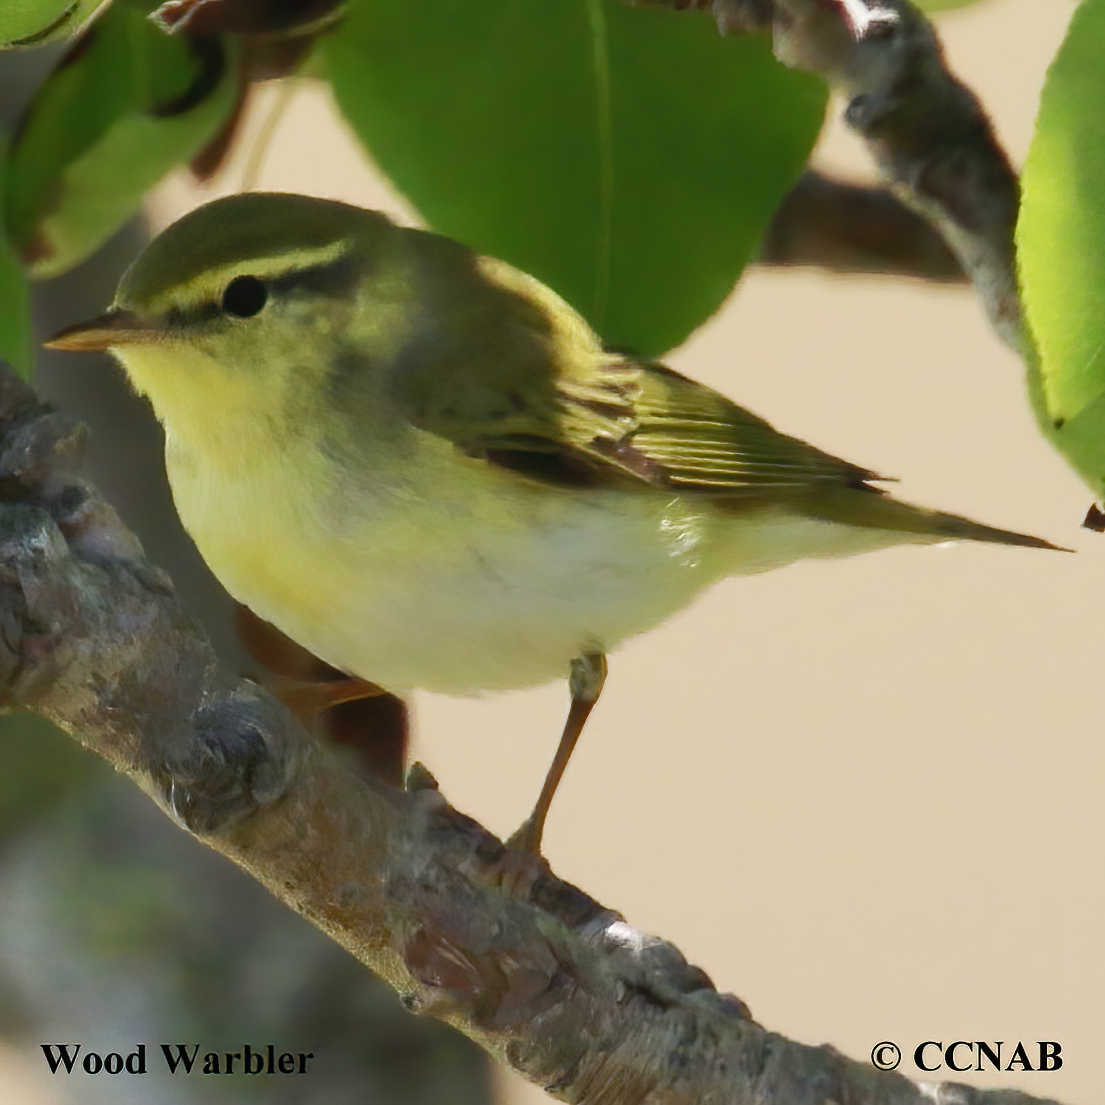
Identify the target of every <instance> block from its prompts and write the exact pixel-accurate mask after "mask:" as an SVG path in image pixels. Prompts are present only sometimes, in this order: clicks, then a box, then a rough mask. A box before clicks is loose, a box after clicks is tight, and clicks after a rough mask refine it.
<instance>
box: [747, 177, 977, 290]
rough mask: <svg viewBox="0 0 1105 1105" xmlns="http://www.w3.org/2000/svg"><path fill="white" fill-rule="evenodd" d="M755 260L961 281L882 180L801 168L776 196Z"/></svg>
mask: <svg viewBox="0 0 1105 1105" xmlns="http://www.w3.org/2000/svg"><path fill="white" fill-rule="evenodd" d="M757 261H758V263H759V264H761V265H816V266H818V267H820V268H824V269H830V270H832V271H833V272H842V273H878V274H880V275H884V276H913V277H917V278H919V279H922V280H937V281H941V282H942V283H964V282H965V281H966V280H967V276H966V274H965V273H964V272H963V269H962V267H961V266H960V264H959V262H958V261H957V260H956V258H955V254H954V253H952V251H951V250H950V249H949V248H948V247H947V245H946V244H945V243H944V239H943V238H941V237H940V235H939V234H938V233H937V232H936V231H935V230H933V228H932V227H931V226H930V225H929V224H928V222H926V220H925V219H923V218H922V217H921V216H920V215H918V214H917V213H916V212H915V211H913V210H912V209H911V208H909V207H906V206H905V205H904V204H903V203H901V201H899V200H898V199H896V198H895V197H894V196H892V195H891V194H890V193H889V192H888V191H887V190H886V189H885V188H873V187H870V186H867V185H862V184H848V183H846V182H844V181H840V180H833V179H831V178H830V177H827V176H824V175H823V174H821V173H817V172H812V171H811V172H806V173H803V174H802V176H801V177H799V179H798V183H797V184H795V186H794V187H793V188H792V189H791V190H790V192H789V193H788V194H787V196H786V198H785V199H784V200H783V202H782V203H781V204H780V206H779V209H778V211H776V213H775V218H774V219H773V220H772V223H771V226H770V227H769V228H768V231H767V234H766V235H764V241H763V245H762V247H761V249H760V256H759V257H758V258H757Z"/></svg>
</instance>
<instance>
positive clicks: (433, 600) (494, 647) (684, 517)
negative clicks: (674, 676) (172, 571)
mask: <svg viewBox="0 0 1105 1105" xmlns="http://www.w3.org/2000/svg"><path fill="white" fill-rule="evenodd" d="M454 457H455V454H454V455H453V457H450V458H448V460H449V461H452V463H448V462H447V463H445V464H444V465H443V466H442V467H441V469H440V471H438V472H437V473H433V472H427V473H424V476H425V478H424V479H422V480H421V481H420V484H419V486H411V485H410V484H409V483H408V484H406V485H405V486H404V487H403V488H402V489H401V490H399V491H395V490H394V489H393V490H390V491H388V492H387V493H382V494H379V495H376V496H375V497H373V498H372V499H371V501H368V500H365V499H363V498H362V499H360V502H359V507H358V509H357V510H356V511H354V510H352V509H344V508H339V509H334V507H333V504H331V507H330V508H329V509H328V508H326V507H320V505H319V501H318V500H319V496H317V495H311V494H305V495H304V496H303V497H302V499H301V500H299V501H297V500H295V499H294V498H291V497H289V495H288V489H289V488H293V487H295V486H297V485H305V486H309V483H308V481H305V480H304V479H302V474H301V473H300V478H299V479H297V480H296V481H295V482H291V481H290V480H289V479H288V478H286V475H287V474H285V477H280V476H279V475H278V474H275V473H268V474H267V475H268V477H269V478H266V477H265V475H264V474H261V475H259V474H258V473H253V475H252V476H251V477H250V478H248V479H247V478H239V479H234V480H231V479H226V478H220V479H218V481H217V482H216V483H213V482H211V481H209V480H204V479H199V478H197V474H196V472H195V470H194V469H192V468H190V467H189V466H188V465H187V464H186V463H181V460H180V458H179V457H178V458H176V460H177V463H175V464H174V457H173V454H172V453H171V452H170V454H169V460H170V478H171V479H172V482H173V489H174V494H175V496H176V499H177V506H178V509H179V510H180V513H181V517H182V519H183V520H184V524H185V526H186V527H187V528H188V530H189V532H190V533H191V534H192V536H193V537H194V539H195V541H196V544H197V545H198V547H199V549H200V552H201V553H202V554H203V555H204V557H205V559H206V560H207V561H208V564H209V565H210V566H211V568H212V570H213V571H214V573H215V574H216V575H217V576H218V577H219V579H220V580H221V582H222V583H223V584H224V586H226V588H227V589H228V590H229V591H230V593H231V594H232V595H234V596H235V597H236V598H237V599H238V600H239V601H241V602H243V603H245V604H246V605H247V606H249V607H250V608H251V609H253V610H254V611H255V612H256V613H257V614H259V615H260V616H261V617H263V618H265V619H266V620H268V621H271V622H272V623H273V624H274V625H276V626H277V627H278V628H280V629H281V630H282V631H283V632H284V633H286V634H287V635H288V636H290V637H292V638H293V639H294V640H296V641H298V642H300V643H301V644H303V645H304V646H305V647H306V648H308V649H310V650H311V651H312V652H314V653H315V654H316V655H318V656H319V657H321V658H322V659H324V660H326V661H327V662H328V663H330V664H333V665H334V666H336V667H339V668H342V669H344V670H346V671H349V672H352V673H354V674H356V675H359V676H361V677H363V678H365V679H368V680H371V681H373V682H376V683H379V684H380V685H381V686H384V687H385V688H387V689H389V690H394V691H403V690H406V689H409V688H415V687H417V688H421V689H424V690H429V691H434V692H438V693H444V694H474V693H478V692H480V691H490V690H505V689H509V688H515V687H526V686H533V685H536V684H540V683H545V682H548V681H550V680H553V679H561V678H565V677H566V676H567V673H568V666H569V664H570V662H571V660H572V658H573V657H575V656H578V655H579V654H580V653H581V652H584V651H603V652H605V651H608V650H610V649H612V648H614V647H615V646H616V645H618V644H619V643H620V642H621V641H623V640H625V639H626V638H628V637H631V636H633V635H635V634H637V633H640V632H643V631H644V630H646V629H649V628H651V627H652V626H654V625H656V624H657V623H658V622H660V621H662V620H664V619H665V618H667V617H668V616H670V615H671V614H673V613H675V612H676V611H677V610H679V609H681V608H682V607H683V606H685V605H686V604H687V603H688V602H689V601H690V600H691V599H692V598H693V597H694V596H695V595H696V594H697V593H698V592H699V591H700V590H701V589H702V588H704V587H706V586H707V585H709V584H710V583H713V582H715V581H716V580H717V579H720V578H722V577H724V576H726V575H730V574H738V573H751V572H758V571H763V570H766V569H768V568H773V567H777V566H779V565H781V564H786V563H789V562H791V561H793V560H796V559H799V558H801V557H805V556H842V555H848V554H850V553H853V552H860V551H864V550H866V549H870V548H876V547H879V546H881V545H888V544H895V543H898V542H901V541H903V540H906V541H908V540H911V539H914V540H916V538H911V536H910V535H907V534H900V533H897V534H888V533H883V532H881V531H870V530H867V531H864V530H859V529H857V528H855V527H853V526H846V525H836V524H832V523H824V522H816V521H812V520H809V519H804V518H795V517H793V516H791V515H786V514H782V513H780V512H773V513H766V514H762V515H761V516H760V517H758V518H757V519H750V518H748V519H742V520H741V521H737V520H735V518H734V517H732V516H729V515H725V514H721V513H720V512H718V511H717V510H716V508H709V507H706V508H703V505H702V504H701V503H696V501H695V500H693V499H690V498H688V497H686V496H675V495H671V496H668V495H666V494H664V493H661V492H657V491H656V490H655V489H650V490H648V491H646V492H644V493H637V492H629V491H622V490H610V491H595V490H578V491H577V490H560V489H542V488H536V489H535V488H534V486H533V485H532V484H529V483H526V482H524V481H521V480H519V479H518V478H517V477H515V476H513V475H512V474H511V473H501V474H499V473H497V474H496V476H495V480H496V481H498V482H497V484H496V483H495V482H492V483H490V484H488V483H485V482H484V481H483V480H482V479H481V480H480V481H477V483H476V484H475V485H472V484H471V483H468V482H465V481H463V480H462V481H460V482H459V483H458V481H457V479H456V475H457V474H456V472H455V460H454V459H453V458H454ZM703 509H705V511H706V512H705V513H703Z"/></svg>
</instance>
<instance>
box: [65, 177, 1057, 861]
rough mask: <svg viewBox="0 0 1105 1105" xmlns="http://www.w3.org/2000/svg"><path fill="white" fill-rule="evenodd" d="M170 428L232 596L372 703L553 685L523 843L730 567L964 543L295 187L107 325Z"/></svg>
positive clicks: (93, 341) (492, 264)
mask: <svg viewBox="0 0 1105 1105" xmlns="http://www.w3.org/2000/svg"><path fill="white" fill-rule="evenodd" d="M49 344H50V345H51V346H53V347H54V348H59V349H75V350H87V349H109V350H111V351H112V353H114V354H115V355H116V356H117V357H118V359H119V360H120V361H121V362H122V364H123V366H124V368H125V369H126V371H127V373H128V375H129V376H130V379H131V380H132V382H133V384H134V386H135V387H136V388H137V389H138V390H139V391H140V392H143V393H144V394H146V395H148V396H149V398H150V401H151V402H152V403H153V406H154V409H155V410H156V412H157V415H158V417H159V418H160V419H161V421H162V422H163V424H164V426H165V456H166V464H167V467H168V473H169V479H170V481H171V483H172V488H173V495H174V497H175V500H176V505H177V509H178V510H179V512H180V516H181V518H182V519H183V521H184V525H185V526H186V527H187V529H188V531H189V533H190V534H191V535H192V537H193V538H194V539H195V542H196V544H197V545H198V546H199V549H200V552H201V553H202V554H203V556H204V557H205V559H206V560H207V563H208V564H209V565H210V566H211V569H212V570H213V571H214V573H215V574H216V575H217V576H218V577H219V579H220V580H221V581H222V583H223V584H224V585H225V586H226V588H227V590H229V591H230V593H231V594H232V595H234V596H235V597H236V598H237V599H239V600H240V601H241V602H243V603H245V604H246V605H247V606H249V607H251V608H252V609H253V610H254V611H255V612H256V613H257V614H259V615H260V616H261V617H263V618H265V619H267V620H269V621H271V622H272V623H273V624H275V625H276V626H277V627H278V628H280V629H281V630H283V631H284V633H286V634H288V635H289V636H290V637H292V638H294V639H295V640H296V641H298V642H300V643H301V644H303V645H304V646H306V647H307V648H309V649H310V650H311V651H312V652H314V653H316V654H317V655H318V656H319V657H321V658H322V659H324V660H326V661H328V662H329V663H330V664H333V665H334V666H335V667H338V668H341V669H343V670H345V671H347V672H349V673H351V674H353V675H356V676H360V677H362V678H363V679H365V680H371V681H372V682H374V683H376V684H378V685H380V686H382V687H384V688H386V689H388V690H391V691H395V692H400V693H401V692H403V691H406V690H408V689H411V688H423V689H425V690H429V691H437V692H441V693H445V694H462V695H464V694H473V693H476V692H480V691H493V690H500V689H506V688H512V687H528V686H531V685H534V684H538V683H544V682H547V681H549V680H551V679H555V678H558V677H561V678H562V677H564V676H568V678H569V684H570V689H571V693H572V708H571V710H570V713H569V717H568V722H567V724H566V726H565V730H564V734H563V736H562V737H561V744H560V748H559V750H558V752H557V757H556V760H555V761H554V763H553V766H552V768H551V769H550V772H549V777H548V779H547V780H546V783H545V787H544V789H543V791H542V794H541V797H540V799H539V800H538V803H537V806H536V807H535V809H534V812H533V814H532V815H531V817H530V819H529V820H528V821H527V822H526V824H525V825H524V826H523V827H522V829H521V830H519V832H518V833H517V834H516V835H515V838H514V840H515V843H517V844H520V845H522V846H525V847H529V848H531V849H532V850H534V851H538V850H539V848H540V840H541V832H542V828H543V824H544V819H545V814H546V813H547V810H548V806H549V802H550V801H551V799H552V795H553V792H554V790H555V788H556V784H557V783H558V781H559V779H560V775H561V774H562V772H563V770H564V767H565V765H566V763H567V760H568V757H569V756H570V754H571V750H572V747H573V746H574V744H575V741H576V738H577V737H578V736H579V732H580V730H581V729H582V727H583V724H584V721H585V720H586V717H587V714H588V712H589V711H590V709H591V706H592V705H593V704H594V702H595V700H596V699H597V698H598V695H599V692H600V690H601V688H602V683H603V679H604V677H605V672H606V661H605V654H606V653H607V651H608V650H610V649H611V648H613V647H614V646H616V645H617V644H618V643H619V642H621V641H624V640H625V639H626V638H627V637H632V636H633V635H634V634H637V633H640V632H642V631H643V630H646V629H649V628H650V627H652V626H654V625H656V624H657V623H658V622H660V621H662V620H663V619H664V618H666V617H668V616H669V615H671V614H673V613H674V612H675V611H677V610H679V609H680V608H681V607H683V606H684V605H686V604H687V603H688V602H689V601H690V600H691V599H692V598H693V597H694V596H695V595H696V594H698V592H699V591H701V590H702V589H703V588H704V587H706V586H708V585H709V584H711V583H714V582H716V581H717V580H720V579H723V578H724V577H726V576H730V575H744V574H749V573H753V572H762V571H766V570H768V569H769V568H777V567H780V566H782V565H784V564H789V563H791V562H792V561H795V560H799V559H801V558H804V557H836V556H850V555H852V554H853V553H859V552H865V551H867V550H869V549H878V548H882V547H884V546H889V545H898V544H904V543H919V544H926V543H935V542H941V541H948V540H954V539H958V538H969V539H971V540H975V541H992V542H997V543H1000V544H1007V545H1027V546H1032V547H1036V548H1049V547H1054V546H1051V545H1049V543H1048V542H1046V541H1043V540H1040V539H1037V538H1034V537H1026V536H1023V535H1021V534H1016V533H1010V532H1007V531H1005V530H1001V529H993V528H991V527H989V526H984V525H980V524H978V523H976V522H972V521H970V520H968V519H966V518H960V517H956V516H955V515H951V514H942V513H939V512H936V511H932V510H926V509H923V508H921V507H916V506H911V505H909V504H908V503H903V502H899V501H897V500H896V499H893V498H891V497H890V496H888V495H886V494H884V493H883V492H881V491H880V490H878V489H877V488H874V487H872V486H871V485H870V483H869V482H868V481H870V480H872V479H875V478H876V476H875V474H874V473H873V472H870V471H868V470H867V469H865V468H860V467H858V466H856V465H854V464H849V463H848V462H847V461H843V460H840V459H838V458H837V457H834V456H830V455H829V454H828V453H823V452H821V451H820V450H819V449H815V448H814V447H813V446H811V445H807V444H805V443H804V442H802V441H799V440H797V439H796V438H793V437H787V436H785V435H783V434H781V433H779V432H778V431H776V430H775V429H773V428H772V427H771V426H770V425H769V424H768V423H767V422H765V421H764V420H763V419H761V418H757V417H756V416H755V415H753V414H750V413H749V412H748V411H746V410H744V409H742V408H741V407H738V406H736V405H735V404H733V403H731V402H730V401H729V400H728V399H726V398H725V397H724V396H722V395H720V394H719V393H718V392H716V391H712V390H711V389H710V388H707V387H704V386H702V385H701V384H697V383H695V382H694V381H693V380H688V379H687V378H686V377H683V376H680V375H679V374H678V373H676V372H673V371H671V370H670V369H668V368H666V367H664V366H663V365H660V364H655V363H649V362H644V361H640V360H636V359H634V358H632V357H628V356H623V355H620V354H616V353H611V352H609V351H608V350H606V349H604V348H603V346H602V343H601V342H600V341H599V339H598V337H597V336H596V335H595V333H594V332H593V331H592V330H591V328H590V327H589V326H588V325H587V323H586V322H585V321H584V320H583V319H582V318H581V317H580V316H579V315H578V314H577V313H576V312H575V311H574V310H573V309H572V308H571V307H569V306H568V305H567V304H566V303H565V302H564V301H563V300H561V299H560V298H559V297H558V296H557V295H556V294H554V293H553V292H552V291H550V290H549V289H548V288H546V287H545V286H544V285H543V284H541V283H539V282H538V281H537V280H535V279H534V278H532V277H530V276H527V275H525V274H524V273H522V272H519V271H518V270H517V269H514V268H512V267H511V266H510V265H508V264H506V263H504V262H502V261H496V260H493V259H490V258H487V257H481V256H478V255H477V254H475V253H473V252H472V251H471V250H469V249H466V248H465V247H464V246H461V245H458V244H457V243H456V242H453V241H450V240H449V239H446V238H442V237H439V236H438V235H435V234H430V233H427V232H425V231H421V230H413V229H408V228H404V227H399V226H396V225H394V224H393V223H392V222H390V221H389V220H388V219H387V218H386V217H384V216H383V215H381V214H378V213H376V212H372V211H365V210H362V209H360V208H357V207H351V206H348V205H346V204H341V203H335V202H331V201H327V200H321V199H313V198H310V197H307V196H297V195H285V194H276V193H253V194H245V195H237V196H230V197H228V198H225V199H219V200H215V201H214V202H212V203H209V204H207V205H205V206H203V207H200V208H199V209H197V210H195V211H193V212H191V213H190V214H188V215H186V216H185V217H184V218H182V219H181V220H180V221H178V222H177V223H175V224H174V225H172V226H171V227H169V228H168V229H167V230H166V231H165V232H164V233H163V234H161V235H160V236H159V237H158V238H156V239H155V240H154V241H153V242H152V243H151V244H150V245H149V246H148V247H147V248H146V250H145V251H144V252H143V253H142V255H141V256H140V257H139V258H138V260H137V261H135V263H134V264H133V265H132V266H131V268H130V269H129V270H128V271H127V273H126V274H125V275H124V277H123V279H122V282H121V283H120V285H119V290H118V293H117V295H116V297H115V302H114V304H113V306H112V307H111V309H110V310H109V311H108V312H107V313H106V314H105V315H103V316H101V317H100V318H97V319H93V320H92V321H90V322H85V323H80V324H78V325H76V326H71V327H69V328H68V329H66V330H64V331H62V332H61V333H60V334H59V335H57V336H56V337H55V338H54V339H53V340H52V341H51V342H50V343H49Z"/></svg>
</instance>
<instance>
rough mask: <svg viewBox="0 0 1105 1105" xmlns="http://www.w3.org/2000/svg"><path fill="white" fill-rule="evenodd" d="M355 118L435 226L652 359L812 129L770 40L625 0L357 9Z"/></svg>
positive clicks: (742, 255)
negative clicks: (523, 274)
mask: <svg viewBox="0 0 1105 1105" xmlns="http://www.w3.org/2000/svg"><path fill="white" fill-rule="evenodd" d="M323 48H324V50H325V55H326V61H327V63H328V71H329V75H330V79H331V83H332V85H333V88H334V93H335V96H336V98H337V101H338V103H339V105H340V107H341V109H342V111H343V113H344V114H345V116H346V118H347V119H348V120H349V122H350V123H351V124H352V125H353V127H354V129H355V130H356V132H357V134H358V135H359V136H360V138H361V140H362V141H363V142H364V144H365V145H366V146H367V148H368V149H369V151H370V152H371V154H372V156H373V158H375V160H376V161H377V162H378V164H379V165H380V167H381V168H382V169H383V171H384V172H385V173H387V175H388V176H389V177H390V178H391V179H392V181H393V182H394V183H395V185H396V186H397V187H398V188H399V190H400V191H402V192H403V193H404V194H405V195H406V196H407V197H408V198H409V199H410V200H411V202H412V203H413V204H414V205H415V206H416V207H417V208H418V210H419V211H420V212H421V214H422V215H423V217H424V218H425V219H426V220H427V222H428V223H429V224H430V225H431V226H432V227H433V228H434V229H435V230H437V231H439V232H441V233H443V234H447V235H449V236H450V237H453V238H457V239H459V240H460V241H463V242H465V243H466V244H468V245H470V246H472V247H474V248H475V249H477V250H479V251H480V252H482V253H488V254H491V255H493V256H496V257H501V258H503V259H505V260H507V261H510V262H512V263H513V264H515V265H517V266H518V267H519V268H522V269H524V270H525V271H527V272H530V273H532V274H533V275H535V276H537V277H538V278H540V279H541V280H543V281H545V283H547V284H549V285H550V286H551V287H553V288H554V289H555V290H556V291H558V292H559V293H560V294H561V295H562V296H563V297H564V298H565V299H567V300H568V301H569V302H570V303H572V305H573V306H575V307H576V308H577V309H578V310H580V311H581V312H582V313H583V314H584V315H585V316H586V317H587V318H588V319H589V320H590V322H591V323H592V324H593V325H594V326H595V328H596V329H597V330H598V331H599V333H601V334H602V335H603V337H604V338H605V340H606V341H607V342H608V343H610V344H611V345H614V346H618V347H626V348H630V349H633V350H635V351H637V352H639V353H642V354H647V355H655V354H659V353H662V352H663V351H665V350H667V349H669V348H671V347H672V346H674V345H677V344H678V343H679V342H681V341H683V339H684V338H686V336H687V335H688V334H689V333H690V332H691V331H692V330H694V329H695V327H697V326H699V325H700V324H701V323H702V322H703V321H704V320H705V319H707V318H708V317H709V316H710V315H711V314H712V313H713V312H714V311H715V310H716V309H717V308H718V306H719V305H720V304H721V302H722V300H723V299H724V298H725V296H726V295H727V294H728V292H729V291H730V289H731V288H732V286H733V284H734V282H735V281H736V279H737V277H738V276H739V275H740V272H741V269H742V268H743V267H744V265H745V264H746V263H747V262H748V260H749V258H750V257H751V256H752V254H753V253H754V251H755V250H756V248H757V246H758V245H759V242H760V239H761V237H762V235H763V232H764V230H765V228H766V226H767V224H768V222H769V220H770V218H771V216H772V214H773V212H774V210H775V208H776V206H777V205H778V202H779V200H780V199H781V198H782V196H783V195H784V193H785V192H786V190H787V188H788V187H789V186H790V184H791V183H792V182H793V180H794V178H795V176H796V175H797V174H798V173H799V172H800V171H801V169H802V166H803V165H804V164H805V161H806V158H807V157H808V155H809V152H810V149H811V147H812V145H813V142H814V140H815V139H816V137H817V133H818V130H819V129H820V125H821V121H822V118H823V115H824V108H825V97H826V93H825V88H824V86H823V85H822V84H821V82H820V81H817V80H815V79H814V78H811V77H809V76H806V75H804V74H799V73H795V72H791V71H789V70H787V69H785V68H784V67H783V66H782V65H780V64H779V63H778V62H776V60H775V59H774V57H773V56H772V55H771V51H770V47H769V44H768V43H767V42H766V41H765V40H764V39H761V38H755V37H743V38H728V39H723V38H721V37H720V36H719V35H718V33H717V30H716V28H715V26H714V23H713V21H712V20H711V19H710V18H709V17H708V16H706V15H705V14H704V13H702V14H698V13H696V14H679V13H672V12H666V11H658V10H646V9H642V8H630V7H628V6H627V5H625V4H623V3H620V2H617V0H559V2H557V3H545V4H539V3H534V2H533V0H483V2H481V3H479V4H471V3H467V2H462V0H439V2H438V3H436V4H435V5H434V6H433V13H432V18H427V13H426V11H425V10H423V9H422V8H419V7H418V6H417V5H411V4H410V3H409V2H407V0H374V2H373V3H371V4H369V3H360V4H353V5H351V7H350V10H349V14H348V17H347V20H346V22H345V23H344V24H343V25H342V26H341V27H339V28H338V30H337V32H336V33H335V34H333V35H332V36H330V37H328V38H326V39H324V40H323Z"/></svg>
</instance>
